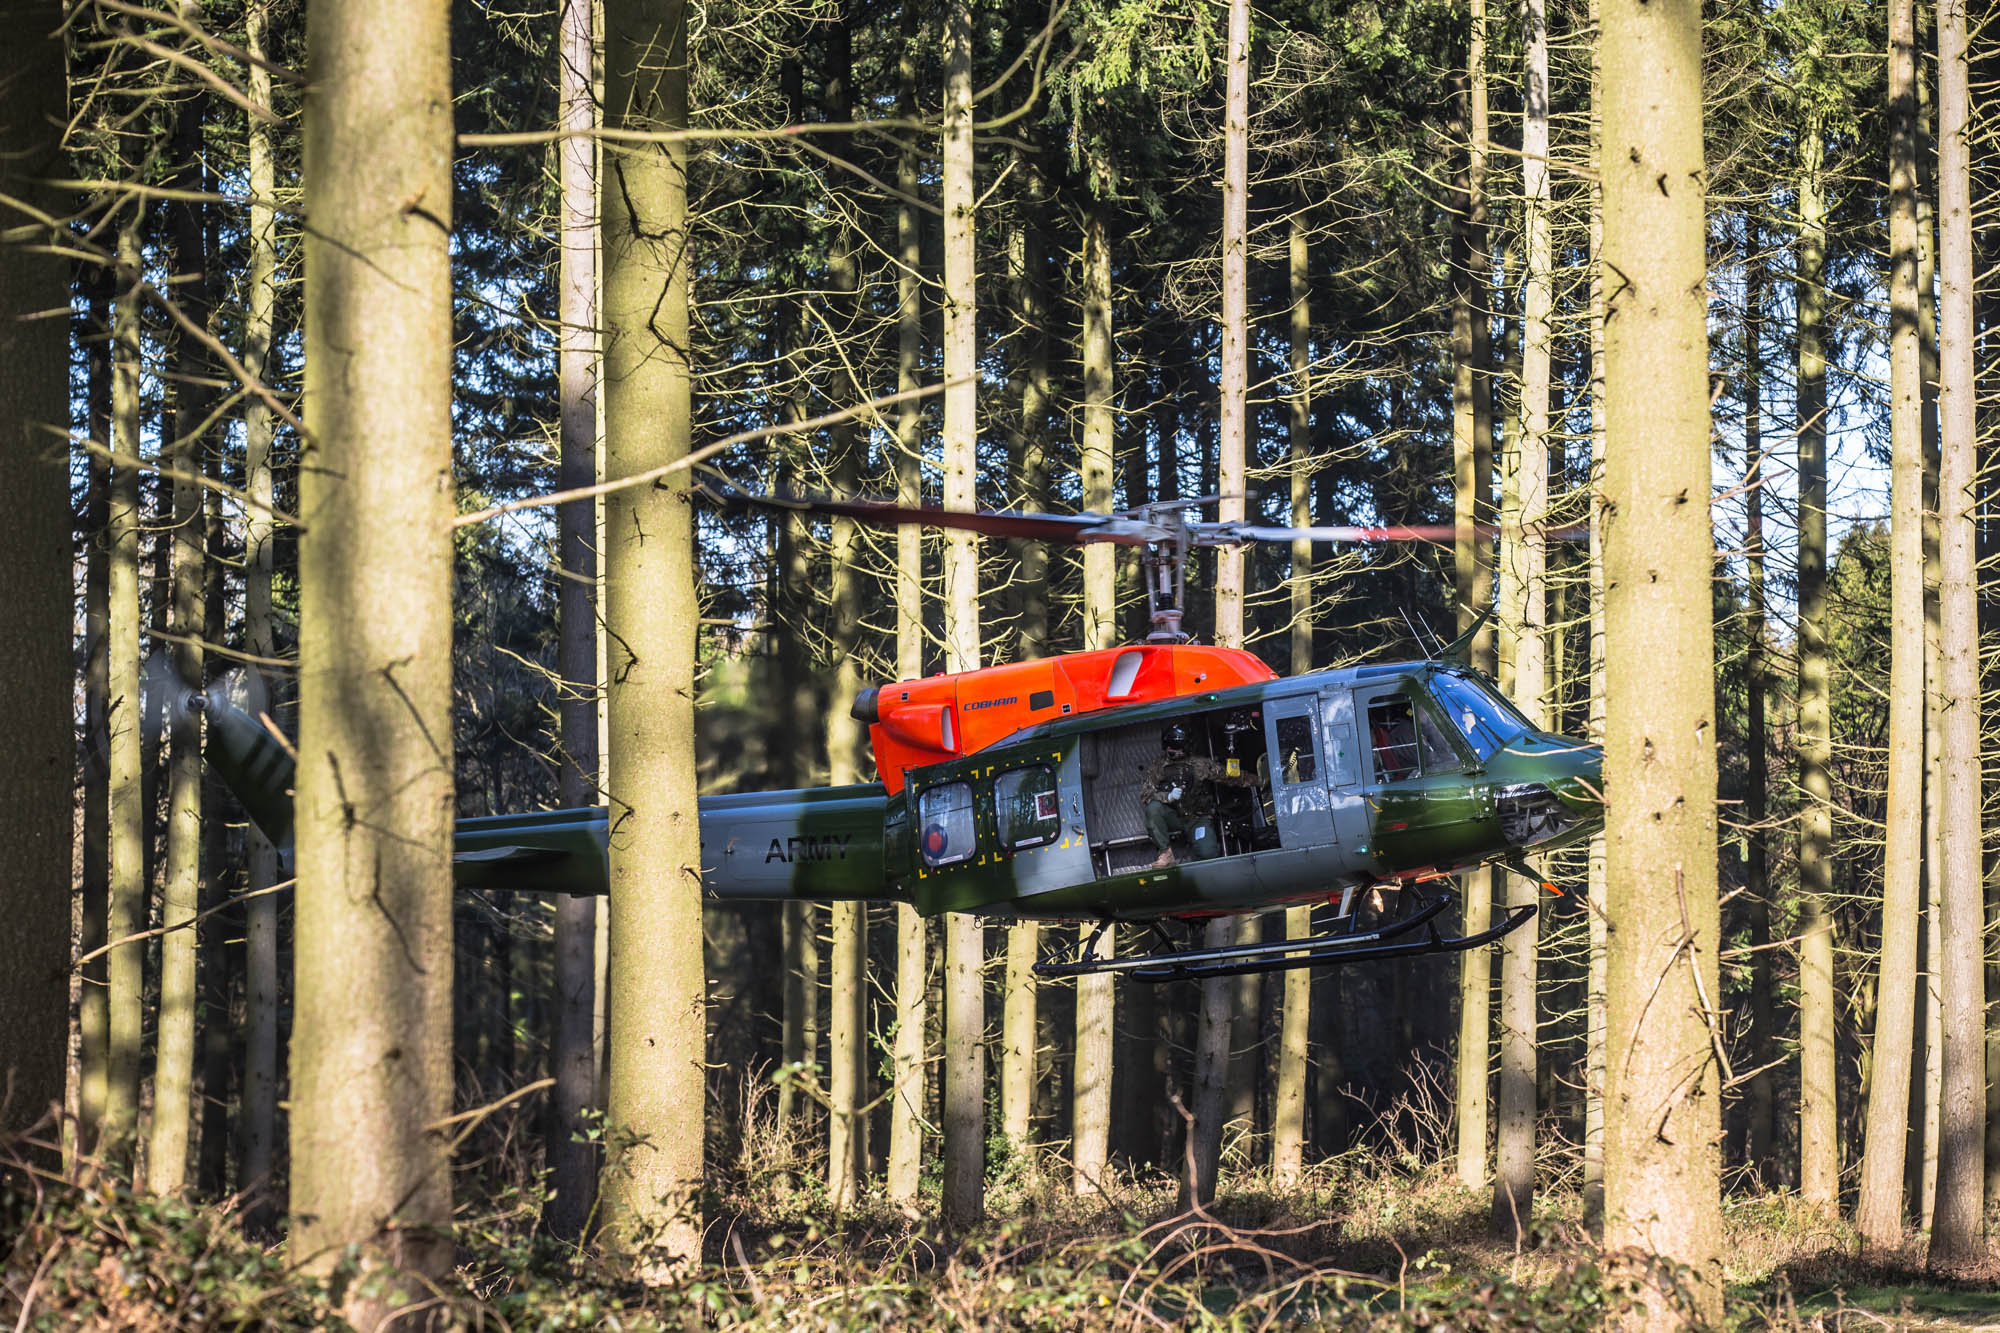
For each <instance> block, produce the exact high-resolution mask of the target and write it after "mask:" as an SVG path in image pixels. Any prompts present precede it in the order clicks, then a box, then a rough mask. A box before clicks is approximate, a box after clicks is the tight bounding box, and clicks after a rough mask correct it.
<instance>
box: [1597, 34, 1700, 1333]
mask: <svg viewBox="0 0 2000 1333" xmlns="http://www.w3.org/2000/svg"><path fill="white" fill-rule="evenodd" d="M1601 11H1602V16H1603V28H1602V33H1601V36H1600V42H1601V50H1602V60H1603V89H1604V102H1603V147H1602V151H1601V153H1600V156H1599V170H1600V173H1601V175H1602V179H1603V188H1604V250H1603V257H1602V263H1603V266H1604V271H1605V274H1606V283H1607V286H1608V288H1609V290H1608V292H1607V297H1606V300H1607V313H1606V319H1605V339H1604V342H1605V346H1604V357H1605V366H1604V382H1605V391H1606V392H1605V426H1606V440H1605V471H1604V484H1603V491H1602V496H1601V498H1600V500H1599V504H1600V506H1601V512H1602V516H1603V520H1604V577H1605V595H1604V613H1605V659H1606V678H1605V693H1606V696H1607V705H1606V710H1605V789H1606V792H1607V795H1608V797H1609V805H1608V808H1607V817H1606V829H1605V832H1606V839H1605V841H1606V859H1607V864H1606V882H1607V893H1606V897H1607V902H1606V903H1605V905H1604V906H1605V912H1606V914H1607V916H1608V917H1609V918H1610V938H1609V947H1608V951H1607V957H1606V980H1607V997H1606V999H1607V1003H1606V1011H1607V1012H1606V1042H1605V1045H1606V1062H1605V1063H1606V1068H1605V1127H1604V1241H1605V1244H1606V1246H1607V1247H1609V1248H1611V1249H1613V1250H1618V1249H1624V1248H1626V1247H1637V1248H1639V1249H1642V1250H1646V1251H1650V1252H1653V1253H1656V1254H1660V1255H1663V1256H1666V1257H1668V1258H1670V1259H1673V1260H1675V1261H1677V1262H1678V1263H1680V1264H1684V1265H1686V1266H1687V1270H1688V1274H1689V1277H1690V1279H1691V1281H1692V1283H1693V1291H1692V1293H1691V1294H1692V1295H1693V1296H1694V1298H1695V1306H1694V1309H1693V1311H1691V1313H1693V1314H1695V1315H1696V1316H1698V1317H1701V1318H1705V1319H1710V1320H1713V1319H1715V1318H1716V1317H1717V1316H1719V1314H1720V1312H1721V1296H1722V1289H1721V1265H1720V1258H1719V1248H1720V1244H1721V1230H1722V1219H1721V1198H1720V1195H1721V1179H1720V1177H1721V1152H1720V1144H1719V1139H1720V1131H1721V1100H1722V1088H1721V1075H1720V1070H1719V1068H1718V1067H1717V1063H1716V1060H1715V1056H1714V1052H1715V1050H1716V1049H1717V1047H1718V1043H1719V1041H1720V1037H1719V1035H1718V1031H1717V1029H1716V1027H1715V1025H1716V1024H1719V1022H1720V1015H1719V1014H1718V1012H1717V1009H1716V1004H1717V998H1718V997H1719V995H1720V979H1719V975H1718V965H1717V953H1718V950H1719V948H1720V945H1721V941H1720V939H1719V938H1718V935H1719V926H1720V921H1719V918H1720V910H1719V907H1718V903H1717V893H1716V859H1715V854H1716V805H1715V782H1716V756H1715V698H1714V694H1715V679H1714V674H1713V671H1712V669H1711V663H1712V662H1713V660H1714V655H1713V651H1712V649H1713V642H1712V641H1713V637H1714V629H1713V614H1714V611H1713V605H1712V598H1711V592H1710V589H1711V584H1712V579H1713V572H1712V565H1713V563H1714V540H1713V536H1712V534H1711V531H1710V526H1709V516H1708V505H1707V504H1706V499H1707V496H1708V494H1709V456H1708V446H1709V417H1708V337H1707V328H1706V314H1707V312H1706V309H1705V306H1704V296H1703V290H1704V286H1705V277H1706V272H1705V270H1706V264H1705V254H1704V217H1703V207H1704V200H1703V175H1704V171H1703V159H1702V100H1701V88H1702V84H1701V9H1700V6H1699V4H1698V3H1697V0H1603V3H1602V6H1601ZM1636 1276H1638V1278H1639V1280H1640V1281H1641V1282H1642V1283H1649V1284H1654V1283H1655V1282H1656V1280H1655V1279H1654V1278H1652V1277H1651V1276H1650V1275H1648V1274H1647V1273H1644V1272H1641V1273H1638V1274H1636ZM1615 1322H1616V1323H1617V1324H1618V1325H1619V1326H1621V1327H1625V1328H1634V1329H1636V1328H1649V1329H1670V1328H1671V1329H1678V1328H1681V1327H1683V1326H1684V1325H1685V1322H1686V1320H1685V1317H1684V1316H1683V1315H1682V1314H1681V1313H1680V1312H1679V1311H1677V1310H1676V1308H1675V1306H1674V1304H1673V1303H1672V1301H1671V1300H1670V1299H1669V1294H1668V1293H1667V1292H1663V1291H1649V1292H1648V1293H1647V1295H1646V1298H1645V1301H1644V1306H1643V1309H1638V1308H1635V1309H1632V1310H1628V1311H1627V1312H1625V1313H1624V1314H1623V1315H1621V1316H1620V1317H1618V1318H1617V1319H1616V1321H1615Z"/></svg>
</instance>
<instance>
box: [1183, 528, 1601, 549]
mask: <svg viewBox="0 0 2000 1333" xmlns="http://www.w3.org/2000/svg"><path fill="white" fill-rule="evenodd" d="M1188 526H1189V528H1190V529H1191V530H1192V531H1193V532H1194V534H1195V540H1196V541H1197V542H1199V543H1200V544H1202V545H1203V546H1240V545H1243V544H1245V543H1247V542H1298V541H1305V542H1366V543H1375V542H1435V543H1437V544H1439V545H1443V544H1445V543H1447V542H1451V541H1454V540H1456V539H1457V537H1458V529H1457V527H1455V526H1454V525H1452V524H1450V523H1418V524H1410V523H1397V524H1389V525H1386V526H1381V527H1362V526H1358V525H1345V526H1337V527H1310V528H1289V527H1278V526H1275V525H1272V524H1265V523H1191V524H1189V525H1188ZM1529 530H1530V531H1532V532H1533V533H1534V534H1535V535H1537V536H1539V537H1542V538H1544V539H1545V540H1548V541H1576V540H1579V539H1581V538H1584V537H1587V536H1589V535H1590V530H1589V529H1588V528H1586V527H1584V526H1582V525H1581V524H1572V525H1569V526H1565V527H1560V528H1551V527H1542V526H1539V525H1530V529H1529ZM1499 531H1500V529H1499V528H1498V527H1497V526H1495V525H1494V524H1491V523H1477V524H1474V525H1473V528H1472V533H1473V536H1475V537H1480V538H1490V537H1492V536H1493V535H1494V534H1495V533H1497V532H1499Z"/></svg>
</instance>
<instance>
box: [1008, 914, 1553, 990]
mask: <svg viewBox="0 0 2000 1333" xmlns="http://www.w3.org/2000/svg"><path fill="white" fill-rule="evenodd" d="M1453 898H1454V895H1452V894H1449V893H1443V894H1439V895H1438V897H1437V898H1436V900H1435V901H1433V902H1429V903H1426V904H1425V905H1424V906H1423V907H1422V908H1421V909H1419V910H1418V911H1417V912H1416V913H1415V914H1413V915H1411V916H1409V917H1406V918H1404V919H1403V920H1401V921H1397V922H1393V923H1391V924H1390V925H1387V926H1383V927H1381V928H1380V929H1377V930H1368V931H1353V930H1349V931H1339V932H1334V933H1330V934H1325V935H1309V936H1306V937H1305V938H1303V939H1296V940H1272V941H1268V942H1264V943H1259V944H1237V945H1231V946H1230V947H1228V948H1223V949H1175V948H1167V949H1163V950H1160V951H1158V952H1155V953H1147V954H1135V955H1133V956H1131V957H1129V958H1092V957H1091V956H1090V954H1091V952H1092V948H1091V946H1092V945H1094V944H1095V942H1096V939H1097V936H1096V935H1095V934H1093V935H1092V936H1091V942H1090V944H1086V945H1085V946H1084V947H1083V948H1081V949H1079V950H1077V953H1076V955H1073V957H1075V958H1076V959H1077V961H1062V960H1060V959H1057V958H1044V959H1043V960H1042V961H1041V962H1039V963H1036V964H1035V975H1037V976H1040V977H1048V978H1060V977H1087V976H1095V975H1097V974H1099V973H1111V974H1114V975H1123V976H1128V977H1130V978H1132V979H1133V980H1134V981H1198V980H1201V979H1203V978H1206V977H1240V976H1244V975H1246V974H1248V973H1252V972H1283V971H1288V970H1290V969H1292V968H1295V967H1340V966H1344V965H1345V964H1348V963H1366V962H1374V961H1377V960H1379V959H1384V958H1415V957H1418V956H1419V955H1422V954H1432V953H1462V952H1464V951H1465V950H1467V949H1478V948H1482V947H1484V946H1485V945H1488V944H1491V943H1493V942H1494V941H1495V940H1498V939H1500V938H1501V937H1502V936H1504V935H1506V934H1508V933H1510V932H1512V931H1515V930H1518V929H1519V928H1520V927H1522V926H1524V925H1526V924H1527V922H1528V918H1530V917H1532V916H1533V915H1534V914H1535V904H1533V903H1524V904H1521V905H1520V906H1517V907H1510V908H1508V909H1507V914H1506V916H1505V917H1503V918H1502V919H1501V920H1500V922H1499V923H1498V924H1496V925H1494V926H1493V927H1492V928H1491V929H1488V930H1482V931H1480V932H1479V933H1478V934H1476V935H1442V934H1439V933H1438V928H1437V926H1436V924H1435V922H1436V920H1437V917H1438V914H1439V913H1441V912H1443V911H1444V910H1445V908H1447V907H1449V906H1451V904H1452V901H1453ZM1419 931H1421V932H1422V933H1421V935H1420V936H1419V938H1415V939H1409V938H1405V937H1406V936H1410V935H1415V934H1417V933H1418V932H1419ZM1101 932H1102V927H1100V928H1099V933H1101Z"/></svg>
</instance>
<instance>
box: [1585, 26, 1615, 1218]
mask: <svg viewBox="0 0 2000 1333" xmlns="http://www.w3.org/2000/svg"><path fill="white" fill-rule="evenodd" d="M1599 4H1600V0H1590V27H1591V31H1592V32H1597V31H1599V19H1598V9H1599ZM1603 106H1604V71H1603V60H1602V48H1601V46H1600V45H1599V44H1598V43H1596V42H1592V43H1591V48H1590V160H1591V161H1592V162H1600V161H1602V160H1603V157H1604V121H1603V116H1602V109H1603ZM1590 253H1591V254H1592V255H1602V254H1603V253H1604V187H1603V182H1602V180H1601V179H1600V180H1596V181H1592V182H1591V185H1590ZM1606 290H1607V289H1606V287H1605V285H1604V266H1603V265H1602V264H1592V265H1591V266H1590V297H1589V300H1590V493H1591V494H1592V495H1593V496H1595V495H1596V494H1598V492H1599V491H1600V490H1601V488H1602V487H1603V484H1604V315H1605V301H1606ZM1588 578H1589V580H1590V705H1589V709H1588V721H1587V722H1586V728H1587V729H1586V731H1585V733H1584V734H1585V735H1586V736H1587V737H1588V738H1589V740H1590V743H1591V744H1593V745H1596V746H1598V747H1599V748H1602V747H1603V745H1604V672H1605V662H1604V523H1603V510H1602V509H1601V508H1600V507H1599V506H1597V505H1596V504H1592V505H1591V507H1590V554H1589V574H1588ZM1585 865H1586V870H1585V874H1586V875H1587V876H1588V877H1589V883H1588V885H1587V887H1586V888H1585V890H1584V891H1585V893H1586V894H1588V895H1589V902H1590V904H1593V906H1592V907H1591V909H1590V920H1589V925H1588V927H1587V930H1588V932H1589V945H1588V947H1589V962H1588V963H1587V964H1586V965H1585V968H1584V983H1583V1008H1584V1014H1583V1224H1584V1226H1585V1227H1586V1228H1588V1229H1589V1231H1590V1235H1591V1238H1592V1239H1594V1240H1596V1241H1597V1242H1598V1243H1600V1244H1602V1243H1603V1240H1604V1037H1605V1031H1604V1005H1605V991H1604V987H1605V982H1606V977H1605V970H1604V968H1605V950H1606V948H1607V947H1608V946H1609V944H1610V932H1609V930H1608V929H1607V927H1606V922H1605V917H1604V913H1603V911H1602V910H1601V907H1602V904H1603V903H1604V901H1605V892H1606V889H1607V885H1606V882H1605V846H1604V830H1603V829H1601V828H1600V829H1599V830H1598V831H1597V832H1595V833H1593V834H1591V835H1590V845H1589V848H1588V850H1587V851H1586V852H1585Z"/></svg>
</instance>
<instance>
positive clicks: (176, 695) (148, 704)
mask: <svg viewBox="0 0 2000 1333" xmlns="http://www.w3.org/2000/svg"><path fill="white" fill-rule="evenodd" d="M139 703H140V709H139V716H140V724H141V726H142V727H143V731H142V733H141V734H142V735H144V737H145V738H146V740H147V742H148V743H151V742H153V741H157V740H159V738H160V736H161V735H162V734H163V733H165V732H168V731H171V730H173V729H174V728H176V727H178V726H180V725H181V724H182V723H183V722H185V721H187V720H188V718H190V717H192V716H193V715H194V714H196V713H198V712H200V711H201V710H202V708H203V706H204V704H205V703H206V700H204V699H203V698H202V692H201V690H200V689H198V688H196V687H195V686H193V685H190V684H188V683H187V681H185V680H183V679H182V678H181V673H180V670H179V668H177V667H175V665H174V658H173V654H172V653H171V652H169V651H167V650H166V649H164V648H159V649H155V650H154V651H153V653H152V654H151V655H150V656H149V657H147V658H146V661H145V663H144V665H142V666H141V667H140V669H139Z"/></svg>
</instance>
